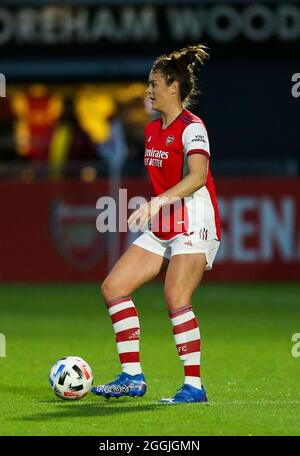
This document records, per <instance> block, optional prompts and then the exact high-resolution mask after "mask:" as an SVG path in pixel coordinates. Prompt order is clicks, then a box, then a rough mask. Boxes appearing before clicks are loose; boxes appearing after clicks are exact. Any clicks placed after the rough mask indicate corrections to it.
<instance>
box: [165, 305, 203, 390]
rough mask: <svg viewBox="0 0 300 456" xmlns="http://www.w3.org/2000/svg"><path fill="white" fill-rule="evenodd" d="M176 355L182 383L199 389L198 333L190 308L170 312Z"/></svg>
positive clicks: (195, 320)
mask: <svg viewBox="0 0 300 456" xmlns="http://www.w3.org/2000/svg"><path fill="white" fill-rule="evenodd" d="M169 316H170V318H171V321H172V325H173V334H174V339H175V343H176V347H177V352H178V355H179V357H180V359H181V361H182V362H183V366H184V383H188V384H189V385H192V386H194V387H195V388H198V389H201V380H200V331H199V326H198V321H197V318H196V317H195V314H194V312H193V309H192V306H185V307H180V308H179V309H176V310H175V311H174V312H170V313H169Z"/></svg>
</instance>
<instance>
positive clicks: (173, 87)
mask: <svg viewBox="0 0 300 456" xmlns="http://www.w3.org/2000/svg"><path fill="white" fill-rule="evenodd" d="M170 89H171V94H172V95H177V94H178V92H179V84H178V81H174V82H172V84H171V87H170Z"/></svg>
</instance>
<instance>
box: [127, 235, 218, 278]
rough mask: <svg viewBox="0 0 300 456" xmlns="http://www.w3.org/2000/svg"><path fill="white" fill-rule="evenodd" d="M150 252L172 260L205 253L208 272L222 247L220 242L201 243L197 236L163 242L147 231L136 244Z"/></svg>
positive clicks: (181, 236) (180, 237) (179, 236)
mask: <svg viewBox="0 0 300 456" xmlns="http://www.w3.org/2000/svg"><path fill="white" fill-rule="evenodd" d="M133 244H134V245H138V246H139V247H142V248H143V249H145V250H148V251H149V252H152V253H156V254H157V255H160V256H163V257H165V258H167V259H170V258H171V257H172V256H174V255H183V254H184V255H185V254H190V253H204V254H205V256H206V268H205V270H206V271H209V270H210V269H212V265H213V262H214V259H215V256H216V254H217V251H218V248H219V246H220V241H218V240H217V239H212V240H210V241H201V240H200V239H198V237H197V234H196V233H194V234H189V235H188V236H186V235H185V234H179V235H177V236H175V237H174V238H172V239H170V240H169V241H162V240H161V239H159V238H158V237H156V236H155V235H154V234H153V233H151V232H149V231H145V232H144V233H143V234H141V236H139V237H138V238H137V239H136V240H135V241H134V242H133Z"/></svg>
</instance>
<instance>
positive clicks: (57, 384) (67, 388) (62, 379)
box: [49, 356, 94, 400]
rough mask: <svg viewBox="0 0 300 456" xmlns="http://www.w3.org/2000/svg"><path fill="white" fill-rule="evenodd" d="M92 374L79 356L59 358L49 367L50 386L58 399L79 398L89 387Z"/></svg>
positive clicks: (92, 377) (92, 378)
mask: <svg viewBox="0 0 300 456" xmlns="http://www.w3.org/2000/svg"><path fill="white" fill-rule="evenodd" d="M93 380H94V374H93V371H92V369H91V367H90V366H89V364H88V363H87V362H86V361H84V360H83V359H82V358H79V356H67V357H65V358H61V359H59V360H58V361H57V362H56V363H55V364H54V365H53V366H52V368H51V370H50V374H49V381H50V385H51V388H52V389H53V391H54V393H55V394H56V396H58V397H59V398H60V399H66V400H74V399H77V400H78V399H81V398H82V397H83V396H85V395H86V394H87V393H88V392H89V391H90V389H91V387H92V384H93Z"/></svg>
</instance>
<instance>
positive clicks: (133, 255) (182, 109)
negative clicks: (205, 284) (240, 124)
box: [92, 45, 220, 404]
mask: <svg viewBox="0 0 300 456" xmlns="http://www.w3.org/2000/svg"><path fill="white" fill-rule="evenodd" d="M207 57H208V54H207V51H206V47H205V46H203V45H196V46H189V47H186V48H184V49H181V50H179V51H174V52H172V53H171V54H169V55H163V56H161V57H158V58H157V59H156V60H155V61H154V64H153V67H152V69H151V72H150V76H149V83H148V88H147V91H146V93H147V96H148V97H149V99H150V100H151V103H152V107H153V109H154V110H156V111H158V112H159V113H160V114H161V117H160V118H159V119H156V120H154V121H152V122H149V123H148V124H147V125H146V127H145V166H146V168H147V170H148V173H149V176H150V180H151V182H152V186H153V189H154V192H155V194H156V197H155V198H154V199H152V200H151V201H149V202H147V203H146V204H144V205H142V206H140V207H139V208H138V209H137V210H135V211H134V212H133V213H132V214H131V216H130V217H129V219H128V224H129V227H130V228H133V227H135V226H136V225H137V224H148V226H149V228H148V229H147V230H145V231H144V233H143V234H142V235H141V236H140V237H138V238H137V240H136V241H134V242H133V244H132V245H131V246H130V247H129V248H128V250H127V251H126V252H125V253H124V254H123V256H122V257H121V258H120V259H119V261H118V262H117V263H116V265H115V266H114V267H113V269H112V270H111V272H110V273H109V274H108V276H107V277H106V279H105V280H104V282H103V284H102V293H103V296H104V299H105V302H106V304H107V307H108V311H109V314H110V316H111V319H112V323H113V328H114V331H115V333H116V343H117V349H118V353H119V357H120V362H121V364H122V373H121V374H120V375H118V376H117V377H116V379H115V380H114V381H112V382H111V383H108V384H106V385H100V386H95V387H94V388H93V390H92V391H93V392H94V393H95V394H97V395H102V396H104V397H107V398H108V397H120V396H143V395H144V394H145V392H146V388H147V384H146V380H145V377H144V374H143V372H142V368H141V364H140V355H139V338H140V324H139V318H138V314H137V311H136V308H135V305H134V303H133V300H132V298H131V296H130V295H131V293H132V292H133V291H134V290H136V289H137V288H139V287H140V286H141V285H143V284H145V283H147V282H149V281H150V280H152V279H154V278H155V277H156V276H157V275H158V274H159V273H160V272H161V271H164V270H166V275H165V286H164V294H165V301H166V304H167V307H168V311H169V316H170V319H171V322H172V325H173V334H174V338H175V343H176V347H177V351H178V355H179V357H180V359H181V361H182V363H183V366H184V383H183V386H182V387H181V388H180V389H179V390H178V391H177V392H176V393H175V394H174V396H172V397H170V398H164V399H162V400H161V402H164V403H170V404H174V403H182V402H207V395H206V391H205V389H204V387H203V385H201V380H200V331H199V327H198V322H197V319H196V317H195V315H194V313H193V309H192V304H191V300H192V295H193V292H194V290H195V289H196V287H197V286H198V285H199V283H200V281H201V279H202V276H203V273H204V271H205V270H209V269H211V268H212V264H213V261H214V258H215V255H216V253H217V250H218V247H219V244H220V222H219V213H218V206H217V200H216V194H215V188H214V183H213V179H212V176H211V173H210V170H209V159H210V150H209V142H208V136H207V131H206V128H205V125H204V123H203V121H202V120H201V119H200V118H199V117H197V116H195V115H194V114H192V113H191V112H190V111H188V110H187V109H186V106H187V105H188V104H189V102H190V98H191V96H193V95H194V94H195V93H197V92H196V85H195V79H196V78H195V75H194V70H195V66H196V65H197V64H202V63H203V61H204V60H205V59H206V58H207Z"/></svg>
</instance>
